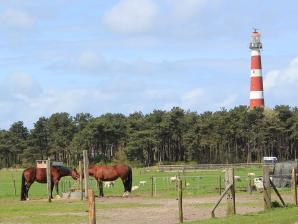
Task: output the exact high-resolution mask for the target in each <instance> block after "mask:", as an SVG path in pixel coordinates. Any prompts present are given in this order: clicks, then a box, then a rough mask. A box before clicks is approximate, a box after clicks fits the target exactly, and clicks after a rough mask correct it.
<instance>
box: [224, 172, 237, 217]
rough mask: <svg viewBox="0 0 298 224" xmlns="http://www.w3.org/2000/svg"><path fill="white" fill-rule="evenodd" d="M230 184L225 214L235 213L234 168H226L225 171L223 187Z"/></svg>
mask: <svg viewBox="0 0 298 224" xmlns="http://www.w3.org/2000/svg"><path fill="white" fill-rule="evenodd" d="M230 185H231V187H230V191H228V192H227V216H229V215H234V214H236V206H235V181H234V168H227V169H226V172H225V188H227V187H228V186H230Z"/></svg>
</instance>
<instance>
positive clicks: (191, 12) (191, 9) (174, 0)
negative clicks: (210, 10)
mask: <svg viewBox="0 0 298 224" xmlns="http://www.w3.org/2000/svg"><path fill="white" fill-rule="evenodd" d="M166 2H167V3H168V4H169V6H170V7H171V10H172V11H171V14H172V16H173V17H174V18H176V19H179V20H188V19H190V18H192V17H193V16H195V15H198V14H199V13H200V12H201V10H202V9H204V7H205V6H206V5H207V3H209V5H210V1H207V0H183V2H181V0H167V1H166Z"/></svg>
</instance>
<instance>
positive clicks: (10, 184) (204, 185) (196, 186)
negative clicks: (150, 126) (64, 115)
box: [0, 167, 261, 199]
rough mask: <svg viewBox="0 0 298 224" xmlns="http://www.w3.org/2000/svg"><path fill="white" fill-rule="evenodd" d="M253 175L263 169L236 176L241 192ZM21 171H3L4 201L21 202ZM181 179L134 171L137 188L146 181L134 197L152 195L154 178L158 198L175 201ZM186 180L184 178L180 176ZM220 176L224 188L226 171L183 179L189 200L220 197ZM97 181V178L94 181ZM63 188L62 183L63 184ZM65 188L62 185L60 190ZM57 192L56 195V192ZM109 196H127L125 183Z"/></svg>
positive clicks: (41, 190)
mask: <svg viewBox="0 0 298 224" xmlns="http://www.w3.org/2000/svg"><path fill="white" fill-rule="evenodd" d="M249 172H253V173H256V175H261V169H260V168H258V167H254V168H237V169H236V170H235V175H237V176H240V177H241V181H240V182H236V188H237V189H238V190H244V189H245V188H246V186H247V183H248V178H247V173H249ZM21 174H22V171H21V170H14V169H8V170H5V169H2V170H0V199H18V198H19V197H20V196H19V195H20V189H21ZM175 175H177V173H176V172H171V173H169V172H158V171H156V170H151V169H150V170H149V169H148V170H146V169H134V170H133V186H135V185H139V182H140V181H146V184H145V185H144V186H140V187H139V189H138V190H137V191H135V192H133V194H135V195H142V196H150V195H151V191H152V184H151V177H152V176H153V177H154V183H153V190H154V194H155V195H156V196H157V197H173V196H175V195H176V185H175V183H172V182H171V181H170V180H169V178H170V177H172V176H175ZM180 175H181V176H182V174H180ZM219 176H221V179H222V187H223V185H224V183H223V182H224V180H223V179H224V173H223V172H222V170H202V171H197V172H186V173H185V174H184V176H182V178H183V180H184V186H186V185H187V186H186V187H185V189H184V190H185V196H196V195H202V194H204V195H205V194H216V193H217V192H218V188H219ZM91 179H93V178H91ZM13 180H15V185H16V191H17V192H16V195H15V192H14V181H13ZM91 183H92V184H91V185H92V188H94V190H95V192H96V193H97V187H96V182H95V181H92V182H91ZM61 184H62V182H61ZM64 185H65V186H66V189H68V188H69V186H71V187H72V188H77V187H78V182H76V181H74V180H72V179H71V178H69V177H68V178H64ZM61 189H62V186H61V185H60V190H61ZM54 192H55V191H54ZM104 192H105V195H106V196H109V195H121V194H122V192H123V185H122V183H121V180H117V181H116V184H115V187H114V188H110V189H104ZM46 195H47V190H46V185H44V184H39V183H34V184H33V185H32V186H31V188H30V191H29V197H30V198H45V197H46Z"/></svg>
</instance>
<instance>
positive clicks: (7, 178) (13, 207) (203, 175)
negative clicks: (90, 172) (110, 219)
mask: <svg viewBox="0 0 298 224" xmlns="http://www.w3.org/2000/svg"><path fill="white" fill-rule="evenodd" d="M250 172H254V173H256V175H261V168H260V167H254V168H237V170H236V171H235V175H237V176H240V177H241V181H240V182H236V189H237V190H238V191H240V190H242V189H244V188H245V187H246V186H247V183H248V179H247V173H250ZM21 174H22V171H21V170H12V169H9V170H4V169H2V170H0V223H12V224H14V223H32V224H35V223H57V224H58V223H60V224H61V223H75V224H79V223H86V222H87V204H86V201H79V200H55V201H53V202H52V203H48V202H47V200H46V198H47V189H46V185H45V184H38V183H34V184H33V185H32V187H31V189H30V192H29V197H30V199H31V200H30V201H27V202H21V201H20V200H19V199H20V188H21ZM175 175H177V173H175V172H172V173H165V172H159V171H157V170H146V168H144V169H134V170H133V185H138V184H139V181H141V180H143V181H144V180H145V181H147V183H146V184H145V186H140V188H139V189H138V190H137V191H135V192H133V193H132V195H133V196H136V197H138V196H140V197H142V198H143V201H142V202H146V198H147V197H150V196H151V177H152V176H154V177H156V184H155V183H154V185H153V186H154V188H155V186H156V197H157V198H175V197H176V196H177V191H176V185H175V183H171V182H170V181H169V177H171V176H175ZM219 176H221V177H222V178H221V179H222V186H223V185H224V181H223V179H224V173H223V172H222V170H202V171H197V172H190V173H188V172H187V173H185V175H184V176H182V178H183V179H184V180H185V181H184V184H185V183H186V184H187V185H188V186H187V187H186V188H185V189H184V193H183V195H184V197H194V196H195V197H199V196H203V195H208V194H209V195H217V194H218V192H217V191H218V189H216V188H218V185H219ZM13 180H15V184H16V190H17V192H16V195H15V192H14V182H13ZM68 181H70V185H71V186H72V187H73V188H75V187H77V186H78V184H77V183H76V182H75V181H73V180H72V179H71V178H65V179H64V182H65V183H66V185H67V186H68ZM60 187H61V186H60ZM92 187H93V188H94V190H95V193H96V194H97V189H96V183H95V181H93V182H92ZM283 191H284V192H288V191H289V190H283ZM283 191H282V192H283ZM104 192H105V195H106V196H121V195H122V193H123V185H122V183H121V181H120V180H117V181H116V184H115V187H114V188H111V189H106V188H105V189H104ZM154 193H155V191H154ZM54 195H55V194H54ZM247 203H252V204H251V206H253V205H254V204H253V203H254V202H247ZM97 204H98V205H99V206H97V209H111V208H140V207H158V206H160V205H159V204H154V203H153V204H146V203H141V202H140V203H136V202H125V201H121V200H119V201H117V200H115V203H114V202H110V203H104V202H103V203H101V202H97ZM241 206H247V204H246V205H238V207H241ZM197 207H198V209H199V208H211V207H213V204H212V203H205V204H200V205H198V206H197ZM185 209H187V207H185ZM297 214H298V208H293V207H291V208H286V209H273V210H270V211H268V212H265V213H258V214H248V215H236V216H234V217H231V218H227V219H211V220H206V221H200V222H199V223H205V224H209V223H210V224H213V223H241V224H245V223H260V224H262V223H293V222H294V221H295V220H298V215H297ZM102 218H105V217H102ZM106 218H107V217H106ZM190 223H198V222H190Z"/></svg>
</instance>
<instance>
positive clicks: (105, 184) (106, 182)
mask: <svg viewBox="0 0 298 224" xmlns="http://www.w3.org/2000/svg"><path fill="white" fill-rule="evenodd" d="M114 185H115V181H105V182H104V187H106V188H112V187H114Z"/></svg>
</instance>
